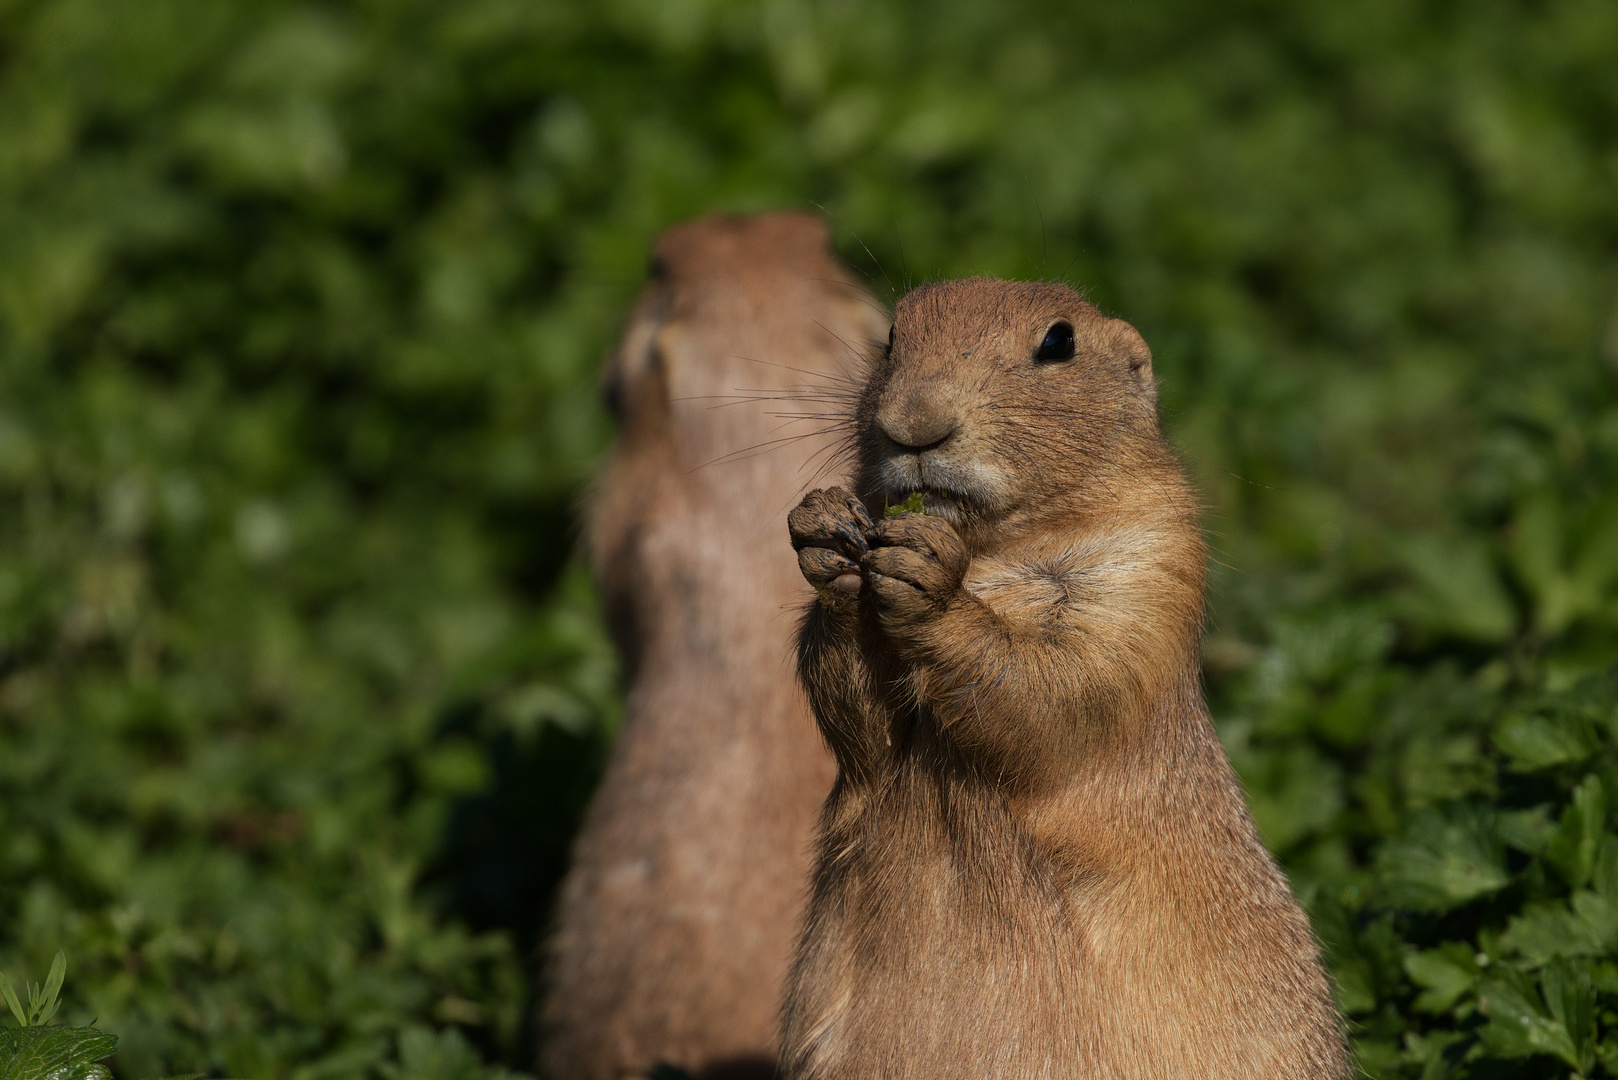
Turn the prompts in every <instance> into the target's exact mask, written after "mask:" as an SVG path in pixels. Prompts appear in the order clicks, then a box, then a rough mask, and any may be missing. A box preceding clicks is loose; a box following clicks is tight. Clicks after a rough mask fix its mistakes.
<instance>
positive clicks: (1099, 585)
mask: <svg viewBox="0 0 1618 1080" xmlns="http://www.w3.org/2000/svg"><path fill="white" fill-rule="evenodd" d="M854 424H855V438H856V440H857V446H858V454H859V468H858V473H857V477H856V481H855V488H856V491H857V492H858V494H857V495H854V494H850V493H849V492H847V491H844V490H841V489H831V490H821V491H815V492H811V493H810V494H809V495H808V496H807V497H806V498H805V499H804V501H803V502H802V504H800V505H799V506H798V507H797V508H796V509H795V510H794V511H793V512H792V514H791V515H790V517H789V525H790V531H791V536H792V540H793V545H794V547H796V548H797V549H798V553H799V563H800V567H801V569H802V570H803V573H804V575H805V577H806V578H808V580H809V581H810V582H811V584H813V585H814V586H815V587H816V590H817V597H816V599H815V600H814V601H813V602H812V603H811V604H810V605H809V607H808V610H807V612H806V614H805V618H804V622H803V626H802V629H801V633H800V641H799V673H800V677H801V679H802V681H803V683H804V686H805V688H806V690H807V691H808V694H809V698H810V701H811V704H812V706H813V708H814V711H815V714H816V717H817V719H818V720H819V723H820V726H821V730H822V731H823V732H824V733H825V735H826V738H827V740H828V741H829V742H830V744H831V746H832V750H833V752H834V753H835V754H836V756H837V761H838V766H839V777H838V781H837V784H836V787H835V788H834V790H833V793H832V795H831V796H830V798H829V799H828V800H827V803H826V807H825V810H824V811H823V815H822V823H821V835H820V838H819V841H818V853H817V862H816V867H815V872H814V885H813V894H812V898H811V901H810V908H809V912H808V916H807V923H806V928H805V931H804V934H803V937H802V940H801V942H800V945H799V949H798V953H797V957H796V960H795V963H794V969H793V974H792V977H791V979H790V982H789V988H788V995H787V999H786V1012H785V1031H784V1035H783V1044H782V1063H783V1074H784V1076H786V1077H787V1078H789V1080H811V1078H813V1080H822V1078H826V1080H830V1078H837V1080H842V1078H855V1077H859V1078H867V1077H884V1078H890V1080H896V1078H906V1077H916V1078H921V1077H926V1078H929V1080H931V1078H937V1077H944V1076H954V1077H967V1078H979V1077H983V1078H986V1077H1014V1078H1032V1077H1052V1078H1055V1077H1062V1078H1066V1077H1087V1078H1090V1077H1095V1078H1099V1077H1106V1078H1119V1080H1121V1078H1131V1080H1132V1078H1145V1077H1163V1078H1168V1077H1174V1078H1186V1077H1197V1078H1199V1080H1207V1078H1215V1077H1224V1078H1233V1080H1234V1078H1259V1077H1263V1078H1275V1080H1280V1078H1283V1077H1286V1078H1293V1077H1331V1078H1343V1077H1347V1076H1348V1075H1349V1065H1348V1059H1347V1055H1346V1051H1345V1048H1344V1045H1343V1040H1342V1036H1341V1032H1340V1021H1339V1018H1338V1016H1337V1013H1336V1010H1335V1008H1334V1006H1333V1004H1332V1001H1331V995H1330V990H1329V987H1328V983H1327V979H1326V976H1325V973H1324V971H1323V969H1322V967H1321V963H1320V958H1319V950H1318V948H1317V946H1316V943H1315V939H1314V937H1313V935H1312V933H1311V931H1310V927H1309V923H1308V920H1307V919H1306V917H1305V916H1304V914H1303V911H1302V910H1301V909H1300V908H1299V907H1298V904H1297V902H1296V901H1295V900H1294V899H1293V896H1292V893H1291V891H1290V889H1289V888H1288V886H1287V883H1286V880H1285V879H1284V878H1283V876H1282V875H1281V873H1280V871H1279V870H1278V869H1277V867H1276V866H1275V863H1274V861H1273V860H1272V859H1271V858H1270V856H1269V854H1268V853H1267V852H1266V851H1265V849H1264V847H1263V845H1262V844H1261V843H1260V841H1259V838H1258V835H1257V832H1256V830H1255V829H1254V827H1253V823H1252V819H1251V817H1250V815H1249V813H1248V809H1247V805H1246V803H1245V801H1244V799H1243V797H1242V793H1241V789H1240V787H1239V785H1238V783H1237V781H1236V778H1235V776H1234V774H1233V773H1232V771H1231V767H1230V763H1229V760H1228V759H1227V757H1226V755H1225V752H1224V750H1223V748H1222V747H1221V746H1220V744H1219V741H1218V739H1217V738H1216V737H1215V734H1214V730H1213V727H1212V724H1211V723H1210V721H1209V719H1208V714H1207V710H1206V707H1205V705H1204V703H1203V699H1202V691H1201V686H1200V682H1199V675H1198V661H1197V653H1198V642H1199V639H1200V637H1201V632H1202V619H1203V589H1204V549H1203V543H1202V539H1201V534H1200V531H1199V528H1198V524H1197V509H1198V508H1197V502H1196V499H1195V497H1194V495H1193V493H1192V492H1191V490H1190V488H1189V486H1188V484H1187V482H1186V480H1185V477H1184V475H1183V473H1182V471H1181V469H1180V467H1179V464H1178V463H1177V461H1176V460H1175V457H1174V455H1173V452H1172V451H1171V450H1170V448H1169V446H1168V444H1167V443H1166V442H1165V441H1164V439H1163V437H1162V435H1161V433H1160V431H1159V426H1158V420H1157V402H1156V390H1155V385H1154V382H1153V378H1152V367H1151V353H1150V352H1149V351H1148V349H1147V347H1146V344H1145V342H1144V341H1142V340H1141V338H1140V335H1139V334H1137V333H1136V332H1135V330H1134V329H1133V328H1132V327H1130V326H1129V325H1127V324H1126V323H1123V322H1120V321H1118V320H1115V319H1109V318H1107V317H1105V316H1103V315H1101V314H1100V313H1099V312H1097V311H1096V309H1095V308H1093V307H1091V306H1090V305H1089V304H1087V303H1085V302H1084V300H1083V299H1081V298H1080V297H1079V296H1078V295H1077V294H1076V293H1074V292H1072V291H1071V290H1069V289H1067V288H1064V287H1062V286H1060V285H1053V284H1042V283H1025V284H1017V283H1008V282H1001V281H990V280H985V279H969V280H965V281H955V282H946V283H943V284H937V285H932V286H928V287H925V288H921V289H918V290H916V291H914V292H912V293H910V294H909V295H907V296H905V297H904V298H902V299H901V300H900V302H899V304H898V306H897V309H896V311H895V313H894V326H893V335H892V337H891V339H890V343H889V347H888V349H887V351H886V352H885V353H884V354H883V355H882V356H881V357H880V358H879V359H878V360H877V361H876V362H875V364H874V367H873V369H872V371H871V374H870V379H869V383H868V385H867V386H866V388H865V391H864V393H863V395H862V397H861V399H860V401H859V403H858V406H857V408H856V410H855V413H854ZM916 492H922V493H923V495H922V498H923V501H924V505H925V509H926V511H927V512H926V513H925V514H922V513H905V514H903V515H901V516H897V517H891V518H887V519H885V520H884V514H883V511H884V509H885V508H886V507H887V506H888V505H890V504H896V503H901V502H905V501H906V500H907V498H908V497H910V496H911V495H913V494H914V493H916Z"/></svg>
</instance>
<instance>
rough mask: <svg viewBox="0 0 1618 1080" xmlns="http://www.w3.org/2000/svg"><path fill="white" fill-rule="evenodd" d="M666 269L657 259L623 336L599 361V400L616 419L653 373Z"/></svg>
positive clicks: (665, 306) (630, 408)
mask: <svg viewBox="0 0 1618 1080" xmlns="http://www.w3.org/2000/svg"><path fill="white" fill-rule="evenodd" d="M669 298H670V290H669V285H668V278H667V273H666V272H665V271H664V270H663V268H662V266H661V264H660V263H659V262H657V261H654V262H653V263H652V277H651V280H650V281H649V282H647V284H646V287H645V288H644V289H642V290H641V294H640V296H639V297H637V298H636V300H635V306H634V307H633V308H631V309H630V312H629V319H628V320H627V322H626V323H625V325H624V332H623V336H622V337H620V338H619V339H618V344H617V345H616V346H614V347H613V350H612V351H611V352H609V353H608V354H607V358H606V360H605V361H604V362H603V363H602V365H601V381H600V392H601V400H602V403H603V404H605V405H606V407H607V410H608V411H609V412H611V413H612V416H613V419H615V420H617V421H618V422H619V423H623V422H624V420H625V419H626V418H627V417H629V415H630V414H631V413H633V412H634V411H635V407H636V403H637V402H639V401H640V400H641V399H642V398H644V397H645V395H646V392H647V387H648V385H649V384H650V382H651V379H652V377H653V376H654V375H655V374H656V373H657V367H658V361H657V338H658V336H659V335H658V331H659V330H660V329H661V328H662V325H663V320H664V318H665V317H666V316H667V314H668V310H669Z"/></svg>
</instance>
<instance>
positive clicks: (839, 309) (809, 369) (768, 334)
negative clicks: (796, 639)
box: [601, 213, 888, 497]
mask: <svg viewBox="0 0 1618 1080" xmlns="http://www.w3.org/2000/svg"><path fill="white" fill-rule="evenodd" d="M887 329H888V324H887V320H886V318H885V317H884V316H883V314H882V311H881V309H880V308H879V307H878V306H877V305H876V304H875V302H873V301H872V300H871V299H870V298H869V297H868V296H867V295H866V293H865V291H864V290H863V289H862V288H860V287H859V286H858V285H857V284H855V283H854V280H853V278H852V277H851V276H850V274H849V273H848V271H847V270H845V269H844V268H843V266H842V265H841V264H840V263H839V262H838V261H837V260H836V258H835V257H833V256H832V254H831V252H830V251H829V249H828V245H827V234H826V226H825V224H824V223H823V222H822V221H821V220H820V219H819V218H817V217H814V216H812V215H810V214H801V213H777V214H759V215H753V216H744V215H715V216H711V217H705V218H701V219H699V220H697V221H692V222H688V223H686V224H684V225H676V226H674V227H673V228H671V229H669V230H668V231H667V232H665V233H664V234H663V235H662V237H660V238H659V240H658V242H657V246H656V248H655V249H654V251H653V255H652V266H651V273H650V277H649V280H648V281H647V284H646V287H645V288H644V289H643V290H642V291H641V295H640V296H639V298H637V300H636V302H635V306H634V307H633V309H631V311H630V315H629V319H628V323H627V325H626V327H625V329H624V334H623V337H622V338H621V339H620V341H619V344H618V347H617V348H616V349H615V350H613V352H612V353H611V354H610V355H609V356H608V358H607V361H606V363H605V365H604V366H603V370H602V380H601V385H602V393H603V396H604V397H605V399H606V401H607V404H608V407H609V408H611V409H612V411H613V412H614V413H615V414H616V415H617V419H618V420H619V422H620V423H621V425H622V431H621V436H620V447H619V454H620V455H622V454H623V453H624V452H626V450H627V449H628V448H629V446H630V444H631V443H633V442H635V441H636V440H639V439H644V438H648V437H649V438H652V439H654V440H655V441H656V442H658V443H659V444H660V446H659V449H658V451H657V453H658V454H660V455H661V457H662V461H663V463H664V465H665V466H672V467H677V468H681V469H685V470H693V469H701V470H703V471H705V472H708V473H709V474H710V476H709V477H708V478H710V479H713V480H714V482H715V483H719V484H726V485H732V484H735V483H736V482H737V480H736V477H737V476H738V475H739V474H740V473H742V472H745V471H746V469H745V468H744V469H741V470H738V469H733V468H728V467H725V468H719V469H710V468H709V465H710V463H712V462H716V461H720V460H723V459H726V458H727V457H728V456H731V455H740V454H744V453H750V451H751V449H752V448H754V447H755V446H756V445H757V444H760V443H763V442H765V441H766V440H769V439H772V438H787V437H790V436H792V435H795V434H797V433H799V432H801V431H804V430H806V429H807V428H806V426H805V425H797V426H794V425H793V424H791V423H790V422H787V420H785V419H784V418H783V417H782V416H781V415H780V414H782V413H792V412H793V411H794V406H793V405H792V403H791V402H792V400H793V398H794V397H795V396H797V395H804V396H806V397H808V398H810V399H811V400H812V399H813V398H814V397H815V396H816V395H818V394H824V393H825V392H826V383H825V382H824V381H823V380H824V377H826V376H831V377H834V378H835V377H838V376H841V377H843V378H845V379H846V378H847V374H848V372H849V371H850V370H851V369H853V368H854V367H856V366H857V364H858V361H859V359H860V358H861V357H862V356H863V355H865V353H866V351H867V349H868V348H869V346H870V344H871V343H872V342H873V341H880V340H881V339H882V338H883V337H885V336H886V334H887ZM771 445H772V446H773V445H777V444H771ZM779 445H783V446H784V445H785V444H784V443H783V444H779ZM793 456H794V455H793V453H791V452H788V453H785V454H778V453H774V452H766V453H761V454H759V455H757V458H758V459H759V460H761V461H763V462H764V463H765V464H770V465H773V464H776V463H778V462H780V461H781V460H784V459H785V458H791V457H793ZM748 460H753V459H752V458H749V459H748ZM795 464H796V462H794V465H795ZM783 497H784V496H783Z"/></svg>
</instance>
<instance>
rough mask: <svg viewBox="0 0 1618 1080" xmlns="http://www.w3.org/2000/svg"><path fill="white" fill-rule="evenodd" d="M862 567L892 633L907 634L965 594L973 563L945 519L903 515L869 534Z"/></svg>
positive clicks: (884, 624)
mask: <svg viewBox="0 0 1618 1080" xmlns="http://www.w3.org/2000/svg"><path fill="white" fill-rule="evenodd" d="M866 535H867V539H868V540H869V541H870V545H871V550H870V553H869V554H867V555H866V556H865V558H864V560H863V561H862V562H861V564H860V565H861V566H862V567H864V569H865V580H866V582H867V583H869V585H870V586H871V595H872V596H873V597H874V598H875V599H876V606H877V617H878V618H879V619H880V620H881V622H882V626H883V628H884V629H886V630H887V631H888V632H889V633H902V632H903V631H904V630H905V628H907V627H909V626H913V625H915V624H917V623H919V622H921V621H923V620H925V619H927V618H929V617H931V616H932V615H934V614H936V613H937V612H939V611H942V610H943V609H944V607H945V606H946V605H948V604H949V602H950V600H951V599H953V598H954V597H955V595H956V593H958V592H959V591H960V588H961V579H962V578H964V577H965V576H966V565H967V563H968V562H969V561H970V556H969V555H968V553H967V550H966V545H965V544H964V543H963V542H962V541H961V537H960V534H958V533H957V532H956V531H955V527H954V526H953V525H951V524H950V523H949V522H947V521H945V520H944V519H943V518H938V517H930V516H928V515H925V514H904V515H902V516H900V517H896V518H889V519H887V520H886V521H884V522H882V523H881V524H879V525H877V526H876V527H875V528H874V529H871V530H870V531H869V532H868V533H867V534H866Z"/></svg>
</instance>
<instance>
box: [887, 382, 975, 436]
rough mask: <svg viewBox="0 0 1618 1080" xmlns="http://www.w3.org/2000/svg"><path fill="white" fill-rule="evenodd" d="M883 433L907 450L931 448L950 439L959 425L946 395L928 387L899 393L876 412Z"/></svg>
mask: <svg viewBox="0 0 1618 1080" xmlns="http://www.w3.org/2000/svg"><path fill="white" fill-rule="evenodd" d="M876 423H877V427H879V428H881V429H882V434H884V435H886V436H887V437H888V438H890V439H892V440H893V441H894V442H896V443H898V444H899V445H900V446H902V447H904V448H905V449H907V450H930V449H932V448H933V447H935V446H938V445H940V444H941V443H944V442H946V441H948V439H949V437H950V436H951V435H953V434H955V429H956V428H957V427H958V426H959V423H958V422H957V420H956V416H955V410H954V409H952V408H950V406H949V402H948V401H946V400H944V396H943V395H941V394H938V393H936V392H931V391H929V390H926V389H917V390H912V391H910V392H909V393H903V394H897V395H894V396H893V397H891V398H889V399H888V400H886V401H884V402H883V403H882V405H881V406H880V407H879V408H878V409H877V412H876Z"/></svg>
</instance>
